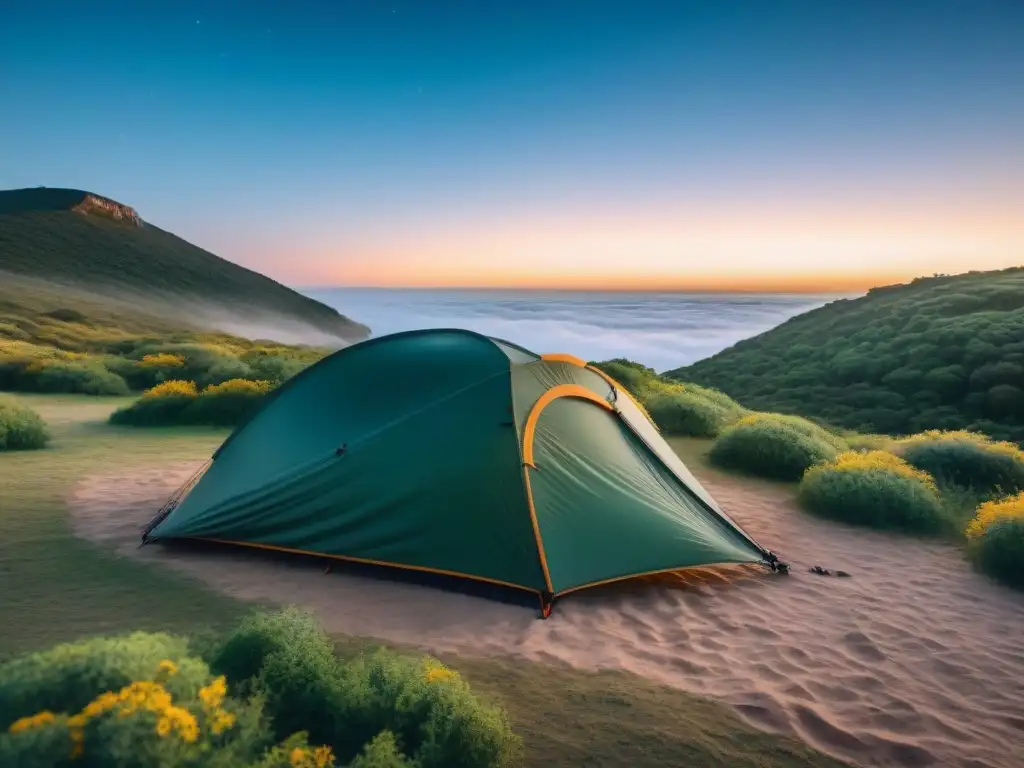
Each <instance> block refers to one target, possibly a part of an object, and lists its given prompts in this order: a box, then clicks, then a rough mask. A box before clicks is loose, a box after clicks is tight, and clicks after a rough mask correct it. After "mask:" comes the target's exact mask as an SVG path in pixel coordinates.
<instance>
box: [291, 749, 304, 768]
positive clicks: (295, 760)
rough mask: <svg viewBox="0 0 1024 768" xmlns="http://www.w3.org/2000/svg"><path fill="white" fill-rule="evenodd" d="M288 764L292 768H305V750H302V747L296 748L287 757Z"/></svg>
mask: <svg viewBox="0 0 1024 768" xmlns="http://www.w3.org/2000/svg"><path fill="white" fill-rule="evenodd" d="M288 762H289V763H291V765H292V768H305V766H306V750H304V749H303V748H302V747H296V748H295V749H293V750H292V753H291V754H290V755H289V756H288Z"/></svg>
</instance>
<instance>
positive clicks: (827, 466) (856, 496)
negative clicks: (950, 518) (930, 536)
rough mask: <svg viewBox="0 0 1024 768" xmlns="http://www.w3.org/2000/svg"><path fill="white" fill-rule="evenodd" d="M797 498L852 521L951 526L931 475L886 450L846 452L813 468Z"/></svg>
mask: <svg viewBox="0 0 1024 768" xmlns="http://www.w3.org/2000/svg"><path fill="white" fill-rule="evenodd" d="M798 498H799V500H800V503H801V504H802V505H803V506H804V507H805V508H806V509H807V510H808V511H810V512H813V513H815V514H817V515H821V516H822V517H827V518H831V519H835V520H840V521H842V522H846V523H852V524H854V525H865V526H869V527H872V528H892V529H903V530H908V531H919V532H937V531H939V530H941V529H943V528H944V527H946V526H947V521H946V516H945V513H944V510H943V507H942V503H941V501H940V499H939V495H938V491H937V489H936V486H935V480H934V479H933V478H932V477H931V475H929V474H928V473H927V472H923V471H921V470H919V469H916V468H914V467H912V466H911V465H910V464H908V463H907V462H906V461H904V460H903V459H901V458H900V457H898V456H895V455H893V454H891V453H887V452H885V451H868V452H866V453H860V452H848V453H843V454H840V455H839V456H837V457H836V458H835V459H834V460H832V461H829V462H826V463H822V464H818V465H816V466H814V467H811V468H810V469H809V470H808V471H807V472H806V473H805V474H804V477H803V479H802V480H801V482H800V490H799V495H798Z"/></svg>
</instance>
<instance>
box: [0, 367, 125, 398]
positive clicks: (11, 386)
mask: <svg viewBox="0 0 1024 768" xmlns="http://www.w3.org/2000/svg"><path fill="white" fill-rule="evenodd" d="M0 387H3V388H4V389H7V390H13V391H17V392H45V393H52V394H68V395H126V394H128V385H127V384H126V383H125V381H124V379H122V378H121V377H120V376H118V375H116V374H114V373H111V372H110V371H109V370H107V368H105V367H104V366H103V365H102V364H101V363H99V362H97V361H95V360H86V359H60V358H51V359H44V358H36V359H21V360H6V361H4V362H3V363H2V364H0Z"/></svg>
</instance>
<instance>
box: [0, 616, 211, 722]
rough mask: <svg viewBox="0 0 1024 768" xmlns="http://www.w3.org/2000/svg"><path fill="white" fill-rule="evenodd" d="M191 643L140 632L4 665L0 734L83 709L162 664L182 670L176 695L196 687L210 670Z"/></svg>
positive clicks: (61, 648)
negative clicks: (39, 717) (44, 714)
mask: <svg viewBox="0 0 1024 768" xmlns="http://www.w3.org/2000/svg"><path fill="white" fill-rule="evenodd" d="M187 650H188V646H187V643H186V642H185V641H184V640H183V639H181V638H177V637H173V636H171V635H167V634H148V633H144V632H136V633H133V634H130V635H125V636H120V637H113V638H93V639H90V640H83V641H80V642H77V643H65V644H62V645H57V646H55V647H53V648H50V649H48V650H45V651H39V652H37V653H32V654H28V655H26V656H21V657H19V658H17V659H15V660H13V661H10V662H7V663H5V664H2V665H0V731H2V730H3V729H5V728H7V727H8V726H9V725H10V724H11V723H12V722H14V721H15V720H17V719H18V718H20V717H27V716H28V715H31V714H34V713H36V712H39V711H42V710H50V711H70V710H73V711H78V710H79V709H81V708H82V707H84V706H85V705H86V704H88V703H89V701H91V700H92V698H93V697H94V696H96V694H97V693H100V692H102V691H107V690H116V689H119V688H121V687H122V686H125V685H128V684H129V683H131V682H132V681H133V680H138V679H143V678H144V677H145V676H146V675H148V674H149V673H150V672H151V671H152V670H154V669H156V667H157V666H158V665H159V663H160V662H161V661H163V660H170V661H172V662H174V663H175V664H176V665H177V667H178V674H177V675H176V676H175V679H174V682H173V684H172V685H171V689H172V692H173V693H174V694H175V695H184V694H185V693H186V692H187V691H188V690H189V689H190V687H191V688H195V687H196V685H197V684H198V683H199V682H200V681H201V679H202V677H203V675H204V674H205V669H206V666H205V664H202V663H201V662H199V661H196V660H190V659H189V658H188V657H187Z"/></svg>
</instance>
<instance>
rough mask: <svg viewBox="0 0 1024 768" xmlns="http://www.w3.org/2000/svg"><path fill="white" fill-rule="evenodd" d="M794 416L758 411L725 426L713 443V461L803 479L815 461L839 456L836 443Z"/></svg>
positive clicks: (755, 472)
mask: <svg viewBox="0 0 1024 768" xmlns="http://www.w3.org/2000/svg"><path fill="white" fill-rule="evenodd" d="M810 432H812V430H809V429H807V428H806V427H804V426H803V425H797V424H794V423H793V422H792V421H791V420H788V419H783V418H776V417H774V416H770V417H766V416H762V415H754V416H748V417H744V418H743V419H740V421H739V422H737V423H736V424H734V425H733V426H731V427H728V428H727V429H725V430H724V431H723V432H722V434H721V436H720V437H719V438H718V439H717V440H715V443H714V445H712V447H711V452H710V454H709V458H710V460H711V462H712V463H713V464H715V465H716V466H719V467H722V468H723V469H729V470H733V471H738V472H743V473H746V474H750V475H756V476H758V477H765V478H769V479H772V480H790V481H792V480H799V479H800V478H801V477H802V476H803V474H804V472H805V471H806V470H807V469H808V468H809V467H811V466H813V465H814V464H818V463H820V462H823V461H828V460H829V459H832V458H835V456H836V455H837V453H838V449H837V448H836V446H835V445H834V444H833V443H832V442H829V441H826V440H824V439H822V438H820V437H817V436H813V435H812V434H810Z"/></svg>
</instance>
